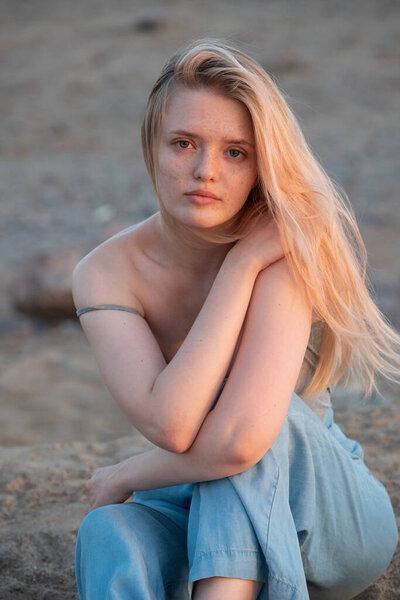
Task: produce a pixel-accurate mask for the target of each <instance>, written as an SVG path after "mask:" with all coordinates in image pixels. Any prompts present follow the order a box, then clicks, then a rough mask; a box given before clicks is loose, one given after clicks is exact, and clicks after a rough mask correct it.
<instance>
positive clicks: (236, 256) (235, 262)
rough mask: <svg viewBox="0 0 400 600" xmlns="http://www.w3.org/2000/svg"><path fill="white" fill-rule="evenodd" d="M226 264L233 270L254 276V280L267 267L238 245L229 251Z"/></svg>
mask: <svg viewBox="0 0 400 600" xmlns="http://www.w3.org/2000/svg"><path fill="white" fill-rule="evenodd" d="M224 262H226V263H227V265H229V266H230V267H231V268H234V269H239V270H240V271H241V273H243V272H246V273H249V274H250V275H253V277H254V279H255V278H256V277H257V275H258V273H259V272H260V271H262V270H263V269H264V268H265V265H261V264H260V262H259V261H258V260H257V258H256V257H254V256H253V255H251V254H250V253H249V254H246V253H245V252H243V251H242V250H241V249H240V248H239V247H238V246H236V245H235V246H233V247H232V248H231V249H230V250H229V252H228V253H227V255H226V257H225V261H224Z"/></svg>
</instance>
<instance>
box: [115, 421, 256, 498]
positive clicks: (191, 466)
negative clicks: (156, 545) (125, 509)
mask: <svg viewBox="0 0 400 600" xmlns="http://www.w3.org/2000/svg"><path fill="white" fill-rule="evenodd" d="M207 419H209V417H207ZM207 419H206V421H205V423H204V424H203V427H202V428H201V430H200V432H199V435H198V436H197V438H196V440H195V442H194V443H193V445H192V446H191V447H190V448H189V450H187V451H186V452H184V453H180V454H178V453H174V452H169V451H167V450H163V449H161V448H155V449H154V450H150V451H148V452H144V453H143V454H138V455H136V456H133V457H131V458H129V459H127V460H126V461H123V462H122V463H120V465H119V469H118V479H117V480H116V485H119V486H122V488H123V489H124V490H131V491H135V490H136V491H139V490H151V489H155V488H159V487H166V486H171V485H181V484H184V483H193V482H197V481H209V480H214V479H221V478H223V477H229V476H230V475H235V474H236V473H240V472H241V471H244V470H246V469H247V468H249V467H250V466H251V465H250V464H247V463H244V462H242V461H240V460H238V459H237V457H236V456H235V454H234V452H230V451H229V446H230V444H225V443H224V441H223V440H218V442H217V443H216V441H215V439H211V436H212V435H213V429H214V428H213V426H212V425H211V427H207Z"/></svg>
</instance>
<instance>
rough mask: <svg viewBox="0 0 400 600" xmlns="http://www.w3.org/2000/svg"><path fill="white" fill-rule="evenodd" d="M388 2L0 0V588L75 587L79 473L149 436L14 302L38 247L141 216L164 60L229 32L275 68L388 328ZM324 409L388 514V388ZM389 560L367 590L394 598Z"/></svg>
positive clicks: (392, 479) (391, 247)
mask: <svg viewBox="0 0 400 600" xmlns="http://www.w3.org/2000/svg"><path fill="white" fill-rule="evenodd" d="M399 9H400V6H399V4H398V3H397V2H395V1H392V2H390V1H386V0H375V1H370V0H365V1H361V0H359V1H357V0H356V1H354V2H351V3H348V2H342V1H332V2H324V1H318V0H313V1H308V2H306V1H298V2H295V1H294V0H292V1H271V2H268V1H262V0H248V1H247V2H228V0H221V1H218V2H215V1H214V2H211V1H208V0H206V1H203V2H194V1H192V2H191V1H187V2H183V1H182V0H170V1H167V0H165V1H164V2H162V1H158V2H155V1H151V0H150V1H148V0H147V1H146V2H144V1H142V2H139V1H138V0H134V1H128V0H118V2H114V3H111V2H106V1H105V0H96V1H95V0H83V1H81V2H72V3H65V2H64V3H63V2H61V1H60V0H56V1H54V0H53V1H50V0H47V1H45V0H37V1H33V2H29V3H21V2H13V1H12V0H8V1H5V0H3V1H2V2H0V65H1V71H0V73H1V74H0V92H1V93H0V123H1V125H0V127H1V136H0V158H1V160H0V267H1V270H0V334H1V350H0V352H1V354H0V361H1V362H0V390H1V399H0V402H1V404H0V406H1V419H0V445H1V446H3V448H2V449H1V450H0V464H1V471H0V501H1V507H0V516H1V527H2V529H1V542H0V597H1V598H4V599H6V600H8V599H11V598H12V599H20V598H21V599H22V598H24V599H32V600H33V599H49V600H52V599H70V598H74V597H75V591H74V590H75V588H74V581H73V547H74V540H75V535H76V529H77V527H78V524H79V522H80V520H81V519H82V517H83V515H84V513H85V511H86V510H87V500H86V497H85V492H84V488H83V482H84V480H85V478H86V477H87V476H88V475H89V473H90V472H91V470H92V469H93V468H94V467H95V466H97V465H100V464H107V463H110V462H115V461H116V460H118V459H119V458H122V457H124V456H127V455H128V454H129V453H130V452H135V451H140V450H141V449H143V448H145V447H146V442H145V441H144V440H143V439H142V438H141V437H140V436H139V435H138V434H137V433H136V432H135V431H134V430H133V429H132V428H131V427H128V426H127V424H126V421H125V419H123V418H122V416H121V415H120V414H119V412H118V410H117V408H116V407H115V406H114V403H113V401H112V399H111V398H110V396H109V394H108V392H107V391H106V390H105V388H104V386H103V384H102V382H101V381H100V378H99V375H98V371H97V367H96V365H95V363H94V360H93V357H92V355H91V352H90V349H89V347H88V344H87V342H86V341H85V339H84V337H83V335H82V333H81V331H80V328H79V325H78V323H76V322H75V321H74V320H66V321H62V322H49V321H47V320H45V319H42V320H39V319H37V318H34V317H32V316H29V315H23V314H21V313H19V312H18V311H17V310H16V309H15V306H14V304H13V289H14V288H15V286H16V285H17V284H18V283H19V282H20V281H21V279H22V278H24V277H25V274H26V272H27V270H29V269H30V268H31V267H30V265H31V264H32V263H31V261H32V259H33V258H35V257H36V256H38V255H41V254H45V255H54V254H55V255H57V254H63V253H64V252H67V251H70V250H71V249H75V250H76V251H77V252H78V253H79V252H82V253H84V252H86V251H87V250H88V249H90V248H91V247H93V246H94V245H96V244H97V243H98V242H99V241H100V240H102V239H104V238H105V237H107V235H109V234H110V232H112V231H115V230H116V229H118V227H121V228H122V227H123V226H125V225H126V224H130V223H134V222H137V221H138V220H141V219H143V218H145V217H146V216H148V215H150V214H151V213H152V212H154V210H156V202H155V198H154V194H153V191H152V189H151V185H150V182H149V179H148V176H147V174H146V171H145V167H144V163H143V159H142V157H141V148H140V135H139V126H140V120H141V116H142V113H143V109H144V105H145V102H146V98H147V95H148V93H149V91H150V87H151V85H152V82H153V81H154V80H155V78H156V77H157V75H158V73H159V71H160V69H161V67H162V65H163V63H164V61H165V58H166V57H167V56H169V55H170V54H172V53H173V52H174V51H175V50H176V49H177V48H178V47H179V46H180V45H182V44H184V43H185V42H187V41H188V40H190V39H193V38H196V37H201V36H216V37H221V36H222V37H225V38H228V39H229V40H232V41H233V42H236V43H240V44H241V45H242V47H243V48H244V49H245V50H246V51H248V52H249V53H250V54H251V55H253V56H254V57H255V58H257V59H258V60H259V61H260V62H261V64H263V66H264V67H265V68H266V69H267V70H268V71H269V72H270V73H271V74H272V75H273V76H274V77H275V78H276V79H277V81H278V83H279V84H280V86H281V88H282V89H283V90H284V92H285V94H286V96H287V98H288V100H289V103H290V104H291V106H292V108H293V110H294V112H295V113H296V115H297V116H298V117H299V120H300V123H301V125H302V127H303V129H304V131H305V133H306V136H307V138H308V140H309V142H310V144H311V147H312V148H313V150H314V151H315V152H316V154H317V156H318V157H319V159H320V160H321V162H322V164H323V165H324V167H325V169H326V170H327V172H328V173H329V174H330V175H331V176H332V177H333V178H334V179H335V180H336V181H337V182H338V183H339V184H340V185H342V186H343V187H344V189H345V191H346V192H347V194H348V195H349V197H350V199H351V202H352V204H353V206H354V209H355V211H356V214H357V218H358V220H359V223H360V228H361V231H362V234H363V236H364V239H365V241H366V245H367V249H368V252H369V257H370V274H371V279H372V281H373V283H374V285H375V289H376V297H377V301H378V303H379V305H380V306H381V307H382V309H383V310H384V312H385V313H386V314H387V315H388V317H389V318H390V319H391V321H392V323H394V324H395V325H396V327H400V308H399V306H400V302H399V298H400V262H399V256H400V236H399V224H400V211H399V189H400V186H399V183H400V181H399V180H400V174H399V169H398V156H399V150H400V148H399V146H400V136H399V129H400V119H399V116H400V115H399V108H398V107H399V87H400V86H399V83H400V80H399V62H400V46H399V38H400V36H399V35H398V32H399V25H400V10H399ZM335 407H336V418H337V421H338V422H339V423H340V424H341V425H342V427H343V429H344V430H345V432H346V433H347V434H348V435H349V436H350V437H353V438H355V439H358V440H359V441H360V442H361V443H362V445H363V446H364V448H365V452H366V461H367V463H368V464H369V466H370V468H371V470H373V472H374V473H375V474H376V475H377V476H378V477H379V479H380V480H381V481H383V482H384V484H385V485H386V487H387V489H388V491H389V493H390V495H391V498H392V502H393V506H394V508H395V511H396V514H397V515H399V514H400V513H399V508H400V506H399V505H400V462H399V454H398V447H399V441H400V434H399V431H400V398H399V390H398V388H397V389H391V390H386V391H385V394H384V398H383V399H375V400H373V401H371V402H370V403H369V404H368V405H363V404H361V403H360V402H358V401H357V398H356V395H355V394H353V393H352V392H351V391H350V393H348V394H343V393H342V394H338V395H337V398H336V401H335ZM399 584H400V556H399V554H396V556H395V559H394V561H393V563H392V565H391V566H390V568H389V569H388V572H387V574H386V575H385V576H384V577H383V578H381V580H380V581H379V582H378V584H376V585H375V586H373V588H371V589H370V590H369V591H368V592H367V593H365V594H364V596H363V597H364V598H365V599H367V598H368V599H370V600H378V599H379V600H383V599H387V598H391V599H394V598H398V597H399V596H398V590H399V589H400V587H399Z"/></svg>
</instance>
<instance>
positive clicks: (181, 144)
mask: <svg viewBox="0 0 400 600" xmlns="http://www.w3.org/2000/svg"><path fill="white" fill-rule="evenodd" d="M175 143H176V145H177V146H179V148H189V146H190V142H188V141H187V140H178V141H177V142H175Z"/></svg>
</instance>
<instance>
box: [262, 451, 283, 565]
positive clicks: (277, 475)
mask: <svg viewBox="0 0 400 600" xmlns="http://www.w3.org/2000/svg"><path fill="white" fill-rule="evenodd" d="M271 450H272V448H270V449H269V451H270V452H271ZM270 456H271V458H272V459H273V461H274V463H275V465H276V478H275V481H274V484H273V485H274V488H273V489H274V491H273V496H272V500H271V506H270V508H269V513H268V528H267V539H266V541H265V548H264V550H265V552H264V556H265V559H266V562H267V565H268V560H267V553H268V547H269V533H270V527H271V513H272V508H273V506H274V502H275V497H276V490H277V489H278V482H279V475H280V472H279V465H278V462H277V460H276V459H275V456H274V453H273V450H272V452H271V454H270ZM268 568H269V565H268Z"/></svg>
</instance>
